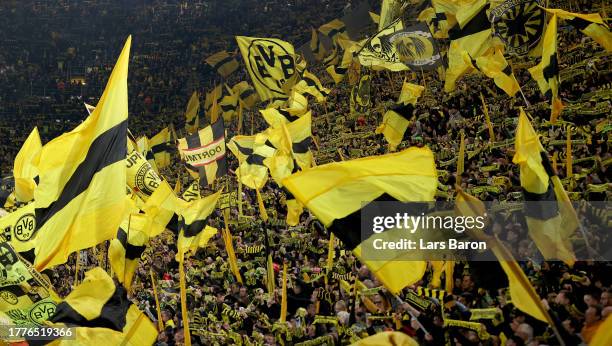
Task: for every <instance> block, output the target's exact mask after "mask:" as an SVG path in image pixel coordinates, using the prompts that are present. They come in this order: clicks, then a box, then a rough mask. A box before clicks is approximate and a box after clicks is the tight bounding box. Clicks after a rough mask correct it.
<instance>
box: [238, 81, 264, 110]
mask: <svg viewBox="0 0 612 346" xmlns="http://www.w3.org/2000/svg"><path fill="white" fill-rule="evenodd" d="M232 92H233V93H234V94H238V97H239V99H240V102H242V106H243V107H244V108H246V109H251V108H253V107H255V105H256V104H257V102H259V95H257V93H256V92H255V89H253V87H252V86H251V85H249V83H248V82H247V81H242V82H240V83H238V84H235V85H234V86H233V87H232Z"/></svg>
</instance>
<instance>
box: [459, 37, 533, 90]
mask: <svg viewBox="0 0 612 346" xmlns="http://www.w3.org/2000/svg"><path fill="white" fill-rule="evenodd" d="M471 63H472V67H474V68H477V69H478V70H479V71H480V72H482V73H484V75H485V76H487V77H489V78H492V79H493V82H495V85H497V86H498V87H499V88H500V89H502V90H503V91H504V92H505V93H506V94H508V96H514V95H515V94H516V93H517V92H518V91H519V90H520V88H521V87H520V86H519V84H518V82H517V81H516V78H515V77H514V73H513V72H512V67H511V66H510V64H508V61H506V58H504V52H503V51H502V49H501V47H495V48H493V50H492V51H489V52H488V53H486V54H485V55H482V56H480V57H479V58H477V59H476V60H475V61H474V60H472V61H471Z"/></svg>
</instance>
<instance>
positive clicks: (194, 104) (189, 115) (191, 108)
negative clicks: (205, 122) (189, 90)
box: [185, 91, 200, 133]
mask: <svg viewBox="0 0 612 346" xmlns="http://www.w3.org/2000/svg"><path fill="white" fill-rule="evenodd" d="M199 110H200V97H199V95H198V92H197V91H194V92H193V94H191V97H190V98H189V102H188V103H187V110H186V111H185V130H187V133H194V132H196V131H197V130H198V127H200V124H199V123H200V118H199V115H198V111H199Z"/></svg>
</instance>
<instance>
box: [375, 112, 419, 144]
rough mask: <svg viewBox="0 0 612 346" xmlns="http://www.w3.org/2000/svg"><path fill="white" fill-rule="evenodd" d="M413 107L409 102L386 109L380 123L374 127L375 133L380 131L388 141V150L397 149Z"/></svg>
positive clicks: (408, 123) (408, 122)
mask: <svg viewBox="0 0 612 346" xmlns="http://www.w3.org/2000/svg"><path fill="white" fill-rule="evenodd" d="M413 110H414V108H413V107H412V105H411V104H408V105H407V106H399V107H396V108H395V109H392V110H388V111H387V112H386V113H385V115H384V116H383V121H382V123H381V124H380V125H379V126H378V127H377V128H376V131H375V133H377V134H378V133H382V134H383V135H384V136H385V139H386V140H387V142H388V143H389V151H395V150H397V146H398V145H399V144H400V143H401V142H402V139H403V138H404V133H406V130H407V129H408V126H409V125H410V118H411V117H412V113H413Z"/></svg>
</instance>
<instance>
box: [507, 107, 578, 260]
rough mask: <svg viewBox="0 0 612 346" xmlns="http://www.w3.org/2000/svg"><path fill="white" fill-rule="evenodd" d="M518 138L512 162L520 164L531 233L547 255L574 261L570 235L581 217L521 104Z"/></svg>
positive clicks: (540, 248)
mask: <svg viewBox="0 0 612 346" xmlns="http://www.w3.org/2000/svg"><path fill="white" fill-rule="evenodd" d="M515 138H516V139H515V144H514V146H515V151H516V153H515V155H514V158H513V159H512V162H514V163H516V164H518V165H519V166H520V179H521V187H522V188H523V195H524V196H525V201H526V203H527V205H526V208H525V215H526V219H527V226H528V228H529V236H530V237H531V239H533V241H534V242H535V244H536V246H537V247H538V249H539V250H540V252H541V253H542V255H543V256H544V258H545V259H559V260H562V261H564V262H566V263H568V264H570V265H572V264H573V263H574V261H575V256H574V252H573V250H572V244H571V242H570V237H571V236H572V234H573V233H574V231H575V230H576V229H577V228H578V220H577V218H576V214H575V211H574V209H573V207H572V205H571V204H569V199H568V197H567V194H566V192H565V191H564V190H563V186H562V185H561V181H560V180H559V177H558V176H557V175H556V173H555V172H554V170H553V169H552V166H551V165H550V162H549V161H548V155H547V153H546V151H545V150H544V147H542V144H540V140H539V139H538V135H537V133H536V132H535V130H534V129H533V127H532V126H531V124H530V123H529V119H527V115H526V114H525V112H524V111H523V109H522V108H521V113H520V116H519V122H518V128H517V130H516V137H515Z"/></svg>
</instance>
